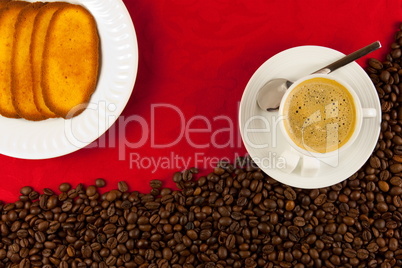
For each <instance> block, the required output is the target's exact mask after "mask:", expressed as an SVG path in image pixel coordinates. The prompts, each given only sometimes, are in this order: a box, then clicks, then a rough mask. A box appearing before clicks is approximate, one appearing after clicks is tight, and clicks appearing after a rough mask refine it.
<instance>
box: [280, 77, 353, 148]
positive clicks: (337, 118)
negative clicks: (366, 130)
mask: <svg viewBox="0 0 402 268" xmlns="http://www.w3.org/2000/svg"><path fill="white" fill-rule="evenodd" d="M284 120H285V121H284V126H285V129H286V131H287V133H288V134H289V136H290V138H291V139H292V140H293V142H294V143H295V144H296V145H297V146H299V147H300V148H302V149H305V150H307V151H311V152H317V153H327V152H331V151H334V150H336V149H338V148H340V147H342V146H343V145H344V144H346V143H347V142H348V140H349V139H350V138H351V137H352V134H353V132H354V130H355V125H356V106H355V103H354V100H353V97H352V95H351V94H350V92H349V91H348V90H347V89H346V88H345V87H344V86H343V85H341V84H340V83H338V82H336V81H334V80H332V79H328V78H322V77H315V78H311V79H308V80H306V81H303V82H302V83H300V84H299V85H297V86H296V88H294V89H293V90H292V92H291V94H290V95H289V96H288V98H287V101H286V102H285V106H284Z"/></svg>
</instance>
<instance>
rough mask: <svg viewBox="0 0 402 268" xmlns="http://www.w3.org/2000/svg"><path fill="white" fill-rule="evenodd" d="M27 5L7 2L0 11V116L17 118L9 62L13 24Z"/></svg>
mask: <svg viewBox="0 0 402 268" xmlns="http://www.w3.org/2000/svg"><path fill="white" fill-rule="evenodd" d="M27 5H29V3H27V2H23V1H12V2H8V3H7V4H6V6H5V7H4V8H2V9H1V10H0V36H1V38H0V114H1V115H2V116H5V117H9V118H19V117H20V116H19V115H18V113H17V111H16V109H15V108H14V105H13V101H12V95H11V62H12V50H13V46H14V34H15V27H14V25H15V23H16V21H17V18H18V15H19V13H20V11H21V10H22V9H23V8H24V7H25V6H27Z"/></svg>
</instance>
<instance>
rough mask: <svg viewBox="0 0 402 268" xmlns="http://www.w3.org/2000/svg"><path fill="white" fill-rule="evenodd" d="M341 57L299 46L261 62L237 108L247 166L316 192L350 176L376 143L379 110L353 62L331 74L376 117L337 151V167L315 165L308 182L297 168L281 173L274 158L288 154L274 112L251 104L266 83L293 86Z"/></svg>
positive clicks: (366, 79) (367, 80)
mask: <svg viewBox="0 0 402 268" xmlns="http://www.w3.org/2000/svg"><path fill="white" fill-rule="evenodd" d="M342 56H344V54H343V53H341V52H339V51H336V50H333V49H330V48H326V47H320V46H301V47H295V48H291V49H288V50H285V51H282V52H280V53H278V54H276V55H275V56H273V57H272V58H270V59H269V60H267V61H266V62H265V63H264V64H263V65H261V67H260V68H259V69H258V70H257V71H256V72H255V73H254V75H253V76H252V77H251V79H250V81H249V82H248V84H247V86H246V89H245V91H244V93H243V97H242V100H241V103H240V111H239V124H240V131H241V136H242V139H243V142H244V144H245V147H246V149H247V151H248V153H249V154H250V156H251V158H252V159H253V161H254V162H255V163H256V164H257V165H258V166H259V167H260V168H261V170H263V171H264V172H265V173H267V174H268V175H269V176H271V177H272V178H274V179H276V180H278V181H279V182H282V183H284V184H287V185H290V186H293V187H299V188H310V189H311V188H321V187H326V186H330V185H334V184H336V183H339V182H341V181H343V180H345V179H346V178H348V177H350V176H351V175H353V174H354V173H355V172H356V171H357V170H358V169H359V168H360V167H361V166H362V165H363V164H364V163H365V162H366V161H367V159H368V158H369V157H370V155H371V153H372V152H373V150H374V148H375V145H376V144H377V141H378V137H379V133H380V126H381V105H380V101H379V98H378V95H377V91H376V89H375V87H374V85H373V83H372V82H371V80H370V78H369V77H368V75H367V74H366V72H365V71H364V70H363V69H362V68H361V67H360V66H359V65H358V64H357V63H356V62H353V63H351V64H349V65H347V66H344V67H342V68H340V69H338V70H336V71H334V72H333V73H332V75H333V76H335V77H338V78H340V79H342V80H344V81H345V82H346V83H348V84H349V85H350V86H352V87H353V88H354V89H355V91H356V93H357V95H358V96H359V98H360V101H361V103H362V106H363V108H374V109H376V111H377V116H376V117H374V118H367V119H366V118H365V119H364V121H363V126H362V129H361V132H360V134H359V136H358V138H357V140H356V142H355V143H354V144H352V145H351V146H350V147H349V148H348V149H346V150H345V151H344V152H341V153H340V155H339V158H338V161H337V163H335V164H331V165H328V164H326V163H321V165H320V169H319V170H318V173H317V175H316V176H314V177H302V176H301V175H300V165H299V166H298V167H297V168H296V170H295V171H294V172H292V173H290V174H286V173H284V172H283V171H282V170H281V167H282V166H283V164H284V163H283V159H282V158H281V157H280V155H281V154H282V153H283V152H284V151H287V150H290V149H291V147H290V145H289V144H288V143H287V142H286V141H285V138H284V137H283V136H282V135H281V131H280V129H279V125H278V123H277V120H278V114H277V112H266V111H263V110H261V109H260V108H259V107H258V105H257V102H256V96H257V92H258V90H259V89H260V88H261V87H262V86H263V85H264V84H265V83H266V82H267V81H269V80H271V79H272V78H279V77H280V78H287V79H289V80H291V81H295V80H297V79H298V78H300V77H303V76H305V75H308V74H310V73H312V72H314V71H316V70H318V69H319V68H321V67H323V66H325V65H327V64H330V63H332V62H334V61H335V60H338V59H339V58H341V57H342Z"/></svg>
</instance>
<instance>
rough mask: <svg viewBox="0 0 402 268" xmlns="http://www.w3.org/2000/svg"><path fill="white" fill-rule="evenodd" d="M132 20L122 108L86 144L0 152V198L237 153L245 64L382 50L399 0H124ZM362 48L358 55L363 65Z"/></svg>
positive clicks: (156, 174)
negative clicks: (133, 57) (134, 68)
mask: <svg viewBox="0 0 402 268" xmlns="http://www.w3.org/2000/svg"><path fill="white" fill-rule="evenodd" d="M124 2H125V4H126V6H127V9H128V10H129V12H130V14H131V16H132V19H133V21H134V25H135V29H136V32H137V38H138V46H139V69H138V76H137V81H136V84H135V87H134V93H133V94H132V96H131V99H130V101H129V103H128V105H127V107H126V109H125V110H124V112H123V114H122V118H121V120H120V121H118V123H116V124H115V125H114V126H113V129H115V131H114V130H112V131H108V132H107V133H106V134H105V135H104V136H102V137H101V139H100V140H98V141H96V144H94V146H90V147H92V148H84V149H82V150H79V151H77V152H75V153H72V154H70V155H66V156H62V157H58V158H54V159H47V160H22V159H15V158H11V157H8V156H3V155H0V161H1V168H0V174H1V176H0V178H1V184H0V200H4V201H14V200H16V199H17V198H18V192H19V188H20V187H22V186H25V185H31V186H33V187H35V188H36V189H38V190H40V189H42V188H44V187H49V188H52V189H57V186H58V185H59V184H60V183H62V182H70V183H71V184H72V185H76V184H77V183H78V182H83V183H85V184H87V185H88V184H93V183H94V180H95V179H96V178H99V177H102V178H105V179H107V180H108V182H109V184H108V187H109V188H106V189H110V188H112V187H116V182H117V181H119V180H124V181H127V182H128V183H129V185H130V186H131V189H132V190H133V189H137V190H140V191H147V190H149V186H148V182H149V181H150V180H151V179H161V180H163V181H165V182H166V185H167V186H173V183H172V182H171V180H170V178H171V176H172V174H173V172H174V171H177V170H183V169H184V168H188V167H191V166H197V167H199V168H200V169H201V172H202V173H203V172H204V173H205V172H208V170H210V167H212V166H214V165H215V164H216V161H217V160H218V159H221V158H224V159H227V160H229V161H234V159H235V158H236V156H238V155H244V154H245V153H246V151H245V149H244V147H243V145H242V143H241V138H240V134H239V132H238V129H237V127H238V124H237V118H238V117H237V113H238V105H239V101H240V99H241V96H242V93H243V90H244V88H245V86H246V84H247V82H248V80H249V78H250V77H251V75H252V74H253V73H254V71H255V70H256V69H257V68H258V67H259V66H260V65H261V64H262V63H263V62H264V61H266V60H267V59H268V58H270V57H271V56H273V55H274V54H276V53H278V52H280V51H282V50H284V49H287V48H290V47H294V46H300V45H320V46H326V47H331V48H334V49H336V50H339V51H341V52H343V53H350V52H352V51H354V50H356V49H358V48H360V47H363V46H365V45H367V44H369V43H371V42H373V41H375V40H380V41H381V43H382V44H383V46H384V48H383V49H381V50H380V51H377V52H375V53H372V54H371V55H370V56H369V57H376V58H379V59H383V58H384V57H385V54H386V52H387V50H388V48H389V47H390V45H391V43H392V41H393V34H394V32H395V31H396V30H397V29H398V27H399V24H400V22H401V21H402V4H401V1H400V0H389V1H367V0H353V1H346V0H339V1H312V0H309V1H306V0H297V1H290V0H284V1H283V0H281V1H276V0H274V1H266V0H253V1H249V0H202V1H200V0H158V1H145V0H136V1H134V0H125V1H124ZM367 58H368V57H367V56H366V57H365V58H364V59H362V60H359V63H360V64H361V65H362V66H365V65H366V61H367Z"/></svg>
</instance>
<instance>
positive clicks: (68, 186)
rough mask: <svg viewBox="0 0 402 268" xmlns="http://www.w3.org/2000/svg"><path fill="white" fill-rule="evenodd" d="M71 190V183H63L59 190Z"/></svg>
mask: <svg viewBox="0 0 402 268" xmlns="http://www.w3.org/2000/svg"><path fill="white" fill-rule="evenodd" d="M70 189H71V185H70V184H69V183H62V184H60V186H59V190H60V191H61V192H68V191H69V190H70Z"/></svg>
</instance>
